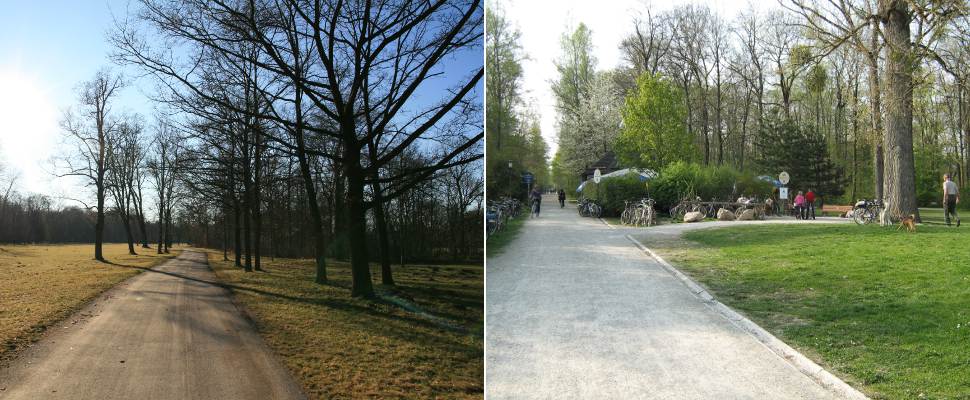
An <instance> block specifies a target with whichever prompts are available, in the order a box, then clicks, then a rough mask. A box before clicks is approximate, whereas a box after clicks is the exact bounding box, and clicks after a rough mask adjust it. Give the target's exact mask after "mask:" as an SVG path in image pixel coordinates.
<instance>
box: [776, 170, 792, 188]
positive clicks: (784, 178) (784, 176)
mask: <svg viewBox="0 0 970 400" xmlns="http://www.w3.org/2000/svg"><path fill="white" fill-rule="evenodd" d="M789 180H791V177H790V176H788V173H787V172H784V171H782V173H780V174H778V181H779V182H781V184H782V185H787V184H788V181H789Z"/></svg>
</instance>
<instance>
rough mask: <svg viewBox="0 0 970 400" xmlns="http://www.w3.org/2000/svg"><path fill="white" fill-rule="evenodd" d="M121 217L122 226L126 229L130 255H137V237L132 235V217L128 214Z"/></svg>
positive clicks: (121, 214) (122, 214)
mask: <svg viewBox="0 0 970 400" xmlns="http://www.w3.org/2000/svg"><path fill="white" fill-rule="evenodd" d="M119 214H120V217H121V220H122V221H121V222H122V226H124V227H125V238H126V239H127V240H128V254H130V255H133V256H134V255H137V254H138V253H135V236H134V235H132V233H131V217H130V216H129V215H128V214H124V213H119Z"/></svg>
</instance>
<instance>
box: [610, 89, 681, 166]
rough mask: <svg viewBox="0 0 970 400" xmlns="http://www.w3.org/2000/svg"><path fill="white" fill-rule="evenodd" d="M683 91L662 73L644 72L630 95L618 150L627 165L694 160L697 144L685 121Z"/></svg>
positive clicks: (664, 163)
mask: <svg viewBox="0 0 970 400" xmlns="http://www.w3.org/2000/svg"><path fill="white" fill-rule="evenodd" d="M685 120H686V108H685V106H684V100H683V93H682V92H681V91H680V90H679V89H677V88H676V87H674V85H672V84H670V83H669V82H667V81H665V80H664V79H661V77H660V75H651V74H643V75H642V76H640V78H639V79H637V89H636V91H635V92H633V93H632V94H630V96H629V97H627V99H626V106H625V107H624V108H623V129H622V131H621V132H620V135H619V137H618V138H617V140H616V144H615V145H614V150H615V152H616V154H617V156H619V157H620V161H621V162H622V163H623V164H624V165H631V166H637V167H642V168H649V169H652V170H655V171H659V170H660V169H662V168H663V167H665V166H666V165H667V164H670V163H672V162H676V161H690V160H691V159H692V158H693V156H694V154H695V148H694V145H693V142H692V140H691V135H690V133H689V132H688V131H687V127H686V125H685V123H684V121H685Z"/></svg>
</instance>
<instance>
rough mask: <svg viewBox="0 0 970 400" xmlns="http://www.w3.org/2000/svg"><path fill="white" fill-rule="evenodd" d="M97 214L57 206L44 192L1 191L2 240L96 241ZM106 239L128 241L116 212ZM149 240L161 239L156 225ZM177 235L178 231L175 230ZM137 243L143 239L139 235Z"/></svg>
mask: <svg viewBox="0 0 970 400" xmlns="http://www.w3.org/2000/svg"><path fill="white" fill-rule="evenodd" d="M96 220H97V213H95V212H94V211H92V210H86V209H84V208H81V207H78V206H64V207H56V206H54V202H53V201H52V200H51V198H49V197H47V196H43V195H37V194H34V195H27V196H24V195H19V194H17V193H11V194H8V195H6V196H4V195H2V193H0V243H16V244H25V243H93V242H94V224H95V222H96ZM105 222H106V224H105V232H104V238H105V241H106V242H125V241H126V240H127V239H126V238H125V228H124V226H123V225H122V220H121V219H119V218H118V216H117V215H111V216H110V217H109V218H107V219H106V221H105ZM133 223H134V222H133ZM147 228H148V243H149V244H151V243H156V242H158V237H157V235H154V232H157V231H158V228H157V224H155V223H147ZM173 233H174V234H175V235H176V236H178V233H177V232H173ZM136 237H137V240H138V242H141V241H142V238H141V237H140V236H136Z"/></svg>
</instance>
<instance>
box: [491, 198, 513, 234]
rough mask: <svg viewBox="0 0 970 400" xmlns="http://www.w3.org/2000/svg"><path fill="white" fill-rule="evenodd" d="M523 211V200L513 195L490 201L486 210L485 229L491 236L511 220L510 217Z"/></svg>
mask: <svg viewBox="0 0 970 400" xmlns="http://www.w3.org/2000/svg"><path fill="white" fill-rule="evenodd" d="M520 212H522V202H521V201H519V200H518V199H514V198H511V197H504V198H501V199H499V200H495V201H490V202H489V203H488V208H487V209H486V211H485V227H486V229H485V231H486V233H487V234H488V235H489V236H491V235H493V234H495V233H496V232H498V231H500V230H502V228H503V227H504V226H505V224H507V223H508V222H509V219H510V218H515V217H517V216H519V213H520Z"/></svg>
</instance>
